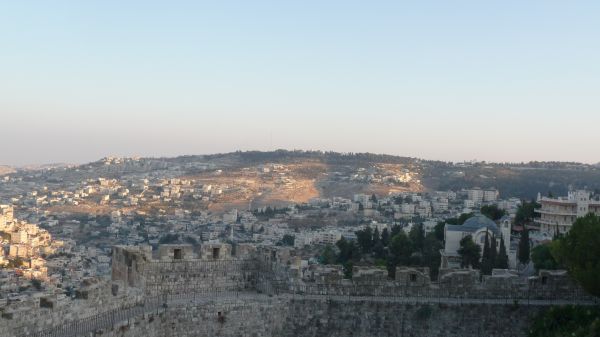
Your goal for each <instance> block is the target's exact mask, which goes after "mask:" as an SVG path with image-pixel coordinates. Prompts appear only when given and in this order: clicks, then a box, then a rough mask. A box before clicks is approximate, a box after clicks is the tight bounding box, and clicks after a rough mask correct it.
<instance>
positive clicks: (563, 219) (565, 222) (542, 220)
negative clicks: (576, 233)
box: [534, 190, 600, 235]
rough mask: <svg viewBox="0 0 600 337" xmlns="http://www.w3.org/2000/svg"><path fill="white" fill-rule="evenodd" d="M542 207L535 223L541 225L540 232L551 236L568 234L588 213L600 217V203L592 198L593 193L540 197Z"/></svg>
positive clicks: (583, 191)
mask: <svg viewBox="0 0 600 337" xmlns="http://www.w3.org/2000/svg"><path fill="white" fill-rule="evenodd" d="M538 202H539V203H540V204H541V205H542V207H541V208H540V209H536V210H535V212H536V213H539V214H540V217H539V218H537V219H535V220H534V221H535V223H537V224H539V225H540V231H542V232H547V233H550V234H552V235H553V234H556V233H566V232H568V231H569V230H570V229H571V226H572V225H573V223H574V222H575V220H577V218H581V217H584V216H586V215H587V214H588V213H594V214H596V215H600V201H598V200H594V199H592V198H591V193H590V192H588V191H585V190H578V191H570V192H569V194H568V196H567V197H566V198H565V197H559V198H547V197H540V196H539V195H538Z"/></svg>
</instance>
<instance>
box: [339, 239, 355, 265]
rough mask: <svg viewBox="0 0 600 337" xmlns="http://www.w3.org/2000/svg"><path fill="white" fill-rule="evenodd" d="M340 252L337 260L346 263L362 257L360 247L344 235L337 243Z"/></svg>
mask: <svg viewBox="0 0 600 337" xmlns="http://www.w3.org/2000/svg"><path fill="white" fill-rule="evenodd" d="M336 245H337V247H338V249H339V250H340V254H339V255H338V258H337V262H338V263H341V264H344V263H346V262H348V261H351V260H359V259H360V249H359V247H358V245H357V244H356V243H355V242H354V241H348V240H346V239H344V237H342V238H341V239H340V240H338V242H337V243H336Z"/></svg>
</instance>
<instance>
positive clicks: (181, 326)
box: [96, 296, 541, 337]
mask: <svg viewBox="0 0 600 337" xmlns="http://www.w3.org/2000/svg"><path fill="white" fill-rule="evenodd" d="M539 310H541V309H540V308H539V307H524V306H514V305H485V304H469V305H440V304H400V303H390V302H382V301H375V300H359V301H357V300H352V301H349V300H337V301H336V300H325V299H306V298H295V299H294V298H289V297H287V298H286V297H268V296H257V298H254V299H247V298H246V299H244V300H238V301H228V302H223V303H221V302H219V301H214V302H210V303H203V304H201V305H193V306H187V307H173V308H168V309H166V310H165V311H164V312H159V313H157V314H146V315H144V316H140V317H137V318H136V319H132V320H129V321H128V322H122V324H120V325H117V326H115V327H114V328H111V329H108V330H107V331H103V332H101V333H99V334H96V337H117V336H119V337H166V336H181V337H204V336H207V337H208V336H224V337H227V336H232V337H233V336H240V337H324V336H327V337H348V336H356V337H371V336H373V337H381V336H394V337H395V336H406V337H454V336H455V337H471V336H473V337H476V336H489V337H495V336H497V337H500V336H502V337H511V336H514V337H518V336H526V329H527V327H528V325H529V323H530V320H531V319H532V317H533V316H534V315H535V314H536V313H538V311H539Z"/></svg>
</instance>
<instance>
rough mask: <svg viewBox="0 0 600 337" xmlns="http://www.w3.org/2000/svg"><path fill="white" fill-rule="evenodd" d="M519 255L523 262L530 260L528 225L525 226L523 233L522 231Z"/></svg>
mask: <svg viewBox="0 0 600 337" xmlns="http://www.w3.org/2000/svg"><path fill="white" fill-rule="evenodd" d="M518 257H519V261H520V262H521V263H522V264H526V263H527V262H529V230H528V229H527V226H523V233H521V239H520V240H519V254H518Z"/></svg>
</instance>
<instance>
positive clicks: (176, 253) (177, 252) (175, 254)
mask: <svg viewBox="0 0 600 337" xmlns="http://www.w3.org/2000/svg"><path fill="white" fill-rule="evenodd" d="M181 257H182V253H181V249H174V250H173V258H174V259H175V260H181Z"/></svg>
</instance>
